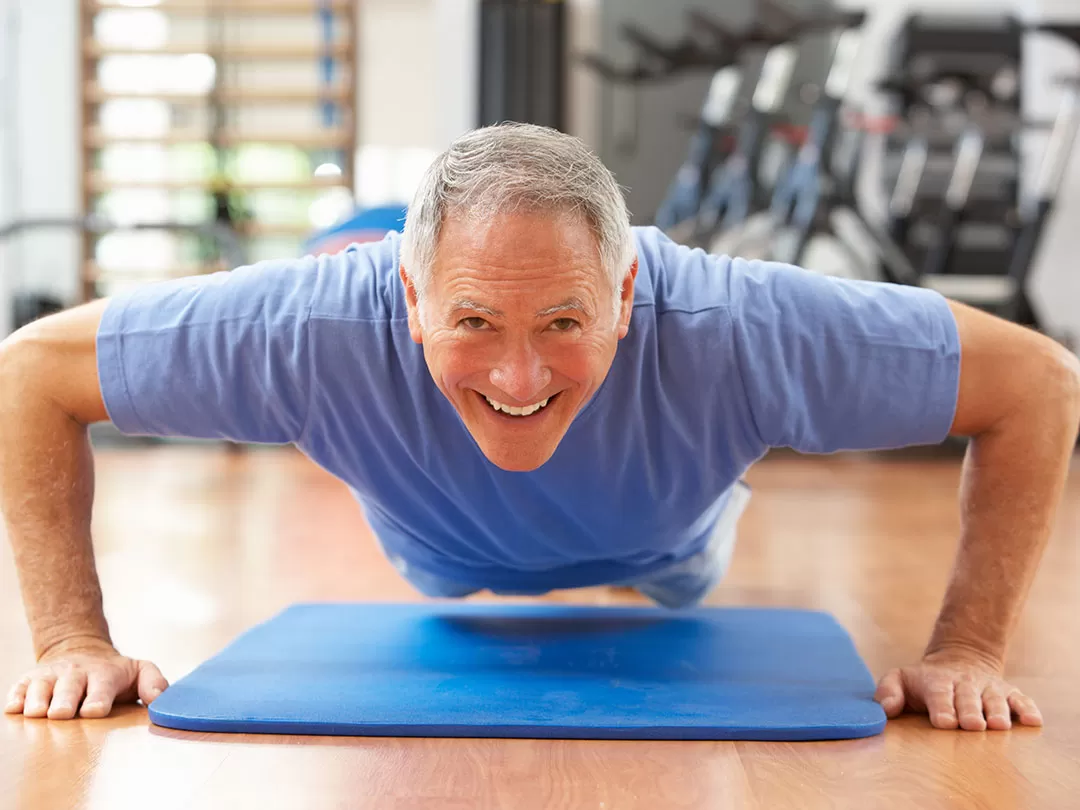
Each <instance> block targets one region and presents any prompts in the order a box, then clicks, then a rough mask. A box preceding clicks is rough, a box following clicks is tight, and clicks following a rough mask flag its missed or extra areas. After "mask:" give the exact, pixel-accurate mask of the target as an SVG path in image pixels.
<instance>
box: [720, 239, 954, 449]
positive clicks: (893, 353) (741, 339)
mask: <svg viewBox="0 0 1080 810" xmlns="http://www.w3.org/2000/svg"><path fill="white" fill-rule="evenodd" d="M728 272H729V280H728V285H729V289H728V296H729V301H730V307H731V310H730V313H731V319H732V321H731V324H732V339H733V342H734V349H735V353H736V357H737V364H738V368H739V374H740V377H741V380H742V384H743V389H744V391H745V396H746V399H747V408H748V413H749V414H750V418H751V419H752V421H753V427H754V428H755V429H756V430H757V433H758V435H759V436H760V438H761V440H762V442H763V443H765V444H766V445H768V446H769V447H790V448H793V449H795V450H798V451H800V452H806V453H830V452H836V451H840V450H884V449H893V448H899V447H906V446H912V445H925V444H937V443H940V442H941V441H943V440H944V439H945V438H946V437H947V436H948V432H949V429H950V427H951V425H952V422H953V418H954V416H955V412H956V402H957V396H958V390H959V382H960V338H959V333H958V330H957V325H956V320H955V318H954V316H953V314H952V310H951V309H950V308H949V305H948V302H947V301H946V299H945V298H944V297H943V296H941V295H940V294H939V293H937V292H934V291H932V290H927V289H922V288H917V287H908V286H902V285H895V284H885V283H878V282H868V281H855V280H850V279H841V278H835V277H828V276H824V275H821V274H818V273H814V272H811V271H809V270H803V269H800V268H797V267H792V266H789V265H781V264H776V263H768V262H747V261H742V260H736V261H733V262H731V263H730V265H729V266H728Z"/></svg>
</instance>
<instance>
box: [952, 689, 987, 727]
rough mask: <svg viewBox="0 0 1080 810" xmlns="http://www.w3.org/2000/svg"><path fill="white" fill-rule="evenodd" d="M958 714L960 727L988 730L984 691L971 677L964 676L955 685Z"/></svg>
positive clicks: (954, 691)
mask: <svg viewBox="0 0 1080 810" xmlns="http://www.w3.org/2000/svg"><path fill="white" fill-rule="evenodd" d="M953 695H954V703H955V705H956V715H957V717H958V718H959V721H960V728H962V729H965V730H966V731H986V718H984V717H983V702H982V692H981V690H979V689H977V688H976V686H975V682H974V681H973V680H971V679H970V678H967V677H965V678H962V679H961V680H959V681H957V683H956V685H955V686H954V687H953Z"/></svg>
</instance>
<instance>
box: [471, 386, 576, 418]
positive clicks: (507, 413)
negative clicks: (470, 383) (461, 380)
mask: <svg viewBox="0 0 1080 810" xmlns="http://www.w3.org/2000/svg"><path fill="white" fill-rule="evenodd" d="M476 393H477V395H478V396H479V397H480V398H481V399H482V400H484V402H486V403H487V406H488V408H489V409H490V410H492V411H494V412H495V413H497V414H499V416H502V417H504V418H507V419H527V418H529V417H530V416H536V415H537V414H540V413H542V412H543V411H544V410H545V409H546V408H547V406H548V405H550V404H551V403H552V402H554V401H555V400H556V399H557V398H558V396H559V394H552V395H551V396H550V397H548V398H547V399H542V400H540V401H539V402H535V403H533V404H532V405H529V406H527V407H524V408H516V407H513V406H510V405H504V404H503V403H501V402H499V401H498V400H494V399H492V398H491V397H489V396H485V395H484V394H481V393H480V392H479V391H477V392H476ZM560 393H561V392H560Z"/></svg>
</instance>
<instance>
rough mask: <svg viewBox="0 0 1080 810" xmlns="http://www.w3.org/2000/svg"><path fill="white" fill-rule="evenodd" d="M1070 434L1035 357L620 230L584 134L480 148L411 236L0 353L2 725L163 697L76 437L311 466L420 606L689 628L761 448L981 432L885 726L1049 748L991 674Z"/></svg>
mask: <svg viewBox="0 0 1080 810" xmlns="http://www.w3.org/2000/svg"><path fill="white" fill-rule="evenodd" d="M617 348H618V351H616V349H617ZM1078 418H1080V371H1078V363H1077V361H1076V359H1075V358H1074V357H1073V356H1072V355H1071V354H1069V353H1068V352H1066V351H1064V350H1063V349H1061V348H1060V347H1059V346H1058V345H1057V344H1055V343H1054V342H1052V341H1050V340H1049V339H1047V338H1045V337H1042V336H1040V335H1038V334H1036V333H1034V332H1032V331H1030V330H1025V329H1022V328H1019V327H1017V326H1014V325H1011V324H1008V323H1005V322H1003V321H1001V320H997V319H995V318H993V317H990V316H988V315H986V314H983V313H980V312H977V311H974V310H972V309H969V308H967V307H964V306H961V305H959V304H954V303H950V302H948V301H946V300H945V299H944V298H942V297H941V296H939V295H938V294H936V293H934V292H931V291H928V290H922V289H913V288H904V287H898V286H893V285H886V284H872V283H865V282H852V281H843V280H839V279H833V278H826V277H823V276H820V275H817V274H813V273H810V272H807V271H804V270H800V269H798V268H793V267H787V266H782V265H775V264H763V263H755V262H745V261H737V260H736V261H732V260H730V259H727V258H721V257H716V256H710V255H707V254H706V253H704V252H702V251H700V250H690V249H687V248H685V247H682V246H679V245H676V244H674V243H673V242H671V241H669V240H668V239H666V238H665V237H664V236H663V235H662V234H661V233H659V232H658V231H657V230H655V229H651V228H645V229H631V228H630V226H629V218H628V215H627V211H626V208H625V206H624V202H623V199H622V196H621V194H620V191H619V188H618V186H617V185H616V183H615V181H614V179H613V177H612V176H611V174H610V173H609V172H608V171H607V170H606V169H605V168H604V166H603V165H602V164H601V163H600V162H599V161H598V160H597V158H596V157H595V156H594V155H593V154H591V153H590V152H589V151H588V150H587V149H585V148H584V146H583V145H582V144H581V143H580V142H579V141H577V140H576V139H574V138H571V137H569V136H566V135H562V134H559V133H557V132H554V131H551V130H547V129H543V128H539V127H533V126H525V125H514V126H502V127H496V128H488V129H483V130H478V131H475V132H472V133H469V134H466V135H465V136H463V137H462V138H460V139H459V140H458V141H456V142H455V143H454V144H452V145H451V147H450V148H449V149H448V150H447V152H445V153H444V154H442V155H441V156H440V157H439V158H437V159H436V160H435V162H434V163H433V164H432V166H431V167H430V169H429V170H428V172H427V174H426V176H425V177H424V179H423V181H422V183H421V186H420V188H419V190H418V191H417V194H416V197H415V199H414V200H413V203H412V205H411V207H410V209H409V213H408V218H407V221H406V227H405V232H404V234H403V235H400V237H399V235H397V234H393V235H391V236H389V237H388V238H387V239H386V240H384V241H383V242H381V243H376V244H374V245H365V246H362V247H360V246H356V247H352V248H350V249H348V250H346V251H344V252H342V253H339V254H337V255H334V256H321V257H319V258H309V259H304V260H300V261H293V262H271V263H263V264H260V265H258V266H255V267H252V268H240V269H237V270H235V271H233V272H231V273H222V274H217V275H214V276H211V277H206V278H197V279H187V280H181V281H175V282H169V283H165V284H160V285H151V286H147V287H145V288H143V289H141V290H139V291H137V292H134V293H132V294H129V295H126V296H123V297H121V298H117V299H115V300H109V301H99V302H95V303H92V304H89V305H86V306H83V307H79V308H76V309H73V310H71V311H69V312H66V313H62V314H59V315H56V316H53V317H50V318H48V319H45V320H42V321H39V322H37V323H35V324H32V325H31V326H29V327H27V328H25V329H24V330H22V331H21V332H19V333H17V334H16V335H15V336H14V337H12V338H11V339H9V340H8V341H6V342H5V344H4V346H3V350H2V352H0V496H2V501H0V508H2V509H3V513H4V516H5V519H6V524H7V529H8V536H9V537H10V539H11V542H12V544H13V548H14V552H15V560H16V564H17V566H18V570H19V574H20V581H21V586H22V591H23V596H24V601H25V604H26V609H27V615H28V618H29V622H30V626H31V628H32V632H33V639H34V644H35V649H36V654H37V658H38V667H37V668H36V669H34V670H33V671H31V672H30V673H28V675H27V676H26V677H24V678H23V679H21V680H20V681H19V682H18V683H17V684H15V686H14V687H13V689H12V691H11V694H10V696H9V702H8V704H7V707H6V708H7V710H8V711H10V712H22V713H23V714H25V715H27V716H32V717H41V716H46V715H47V716H48V717H50V718H57V719H60V718H70V717H72V716H74V715H75V714H76V713H79V714H81V715H82V716H84V717H100V716H103V715H106V714H108V713H109V711H110V709H111V707H112V705H113V703H114V702H115V701H132V700H136V699H142V700H143V701H144V702H146V703H149V702H150V701H152V700H153V699H154V698H155V697H156V696H157V695H158V694H159V693H160V692H161V691H162V690H163V689H165V688H166V682H165V680H164V678H163V677H162V676H161V673H160V672H159V671H158V670H157V668H156V667H154V666H153V664H150V663H148V662H145V661H135V660H132V659H129V658H126V657H124V656H123V655H122V654H121V653H120V652H118V651H116V650H115V649H114V648H113V647H112V645H111V643H110V640H109V631H108V626H107V623H106V620H105V617H104V616H103V613H102V608H101V593H100V588H99V584H98V580H97V577H96V574H95V570H94V562H93V557H92V552H91V543H90V510H91V503H92V499H93V482H92V477H91V472H92V468H91V454H90V448H89V444H88V442H87V435H86V425H88V424H90V423H93V422H97V421H102V420H105V419H111V420H112V421H113V422H114V423H115V424H116V425H117V426H119V428H120V429H122V430H124V431H126V432H129V433H135V434H155V435H186V436H198V437H226V438H229V439H233V440H236V441H246V442H266V443H293V444H295V445H296V446H297V447H299V448H300V449H301V450H302V451H303V452H304V453H306V454H307V455H308V456H309V457H311V458H312V459H313V460H314V461H315V462H316V463H318V464H320V465H322V466H323V467H324V468H326V469H327V470H329V471H330V472H332V473H334V474H335V475H337V476H338V477H339V478H340V479H341V480H343V481H344V482H346V483H347V484H348V485H349V486H350V487H351V489H352V490H353V492H354V493H355V495H356V497H357V499H358V500H359V502H360V503H361V504H362V506H363V508H364V510H365V512H366V515H367V518H368V520H369V522H370V523H371V526H372V528H373V529H374V531H375V533H376V535H377V536H378V538H379V540H380V542H381V543H382V544H383V546H384V548H385V550H386V553H387V554H388V555H389V557H390V559H391V560H392V561H393V562H394V564H395V565H396V566H397V568H398V570H399V571H401V573H402V574H403V575H404V576H405V577H407V578H409V579H410V580H411V581H412V582H413V583H414V584H415V585H416V587H417V588H418V589H419V590H421V591H422V592H424V593H426V594H429V595H432V596H447V597H460V596H465V595H467V594H470V593H473V592H475V591H478V590H482V589H490V590H493V591H495V592H500V593H519V594H520V593H527V594H540V593H544V592H546V591H548V590H551V589H554V588H573V587H578V586H587V585H595V584H602V583H604V584H622V585H631V586H633V587H636V588H638V589H639V590H640V591H641V592H642V593H644V594H646V595H648V596H650V597H651V598H652V599H653V600H655V601H656V602H658V603H659V604H662V605H667V606H669V607H681V606H685V605H692V604H695V603H697V602H698V601H699V600H700V599H701V598H702V597H703V596H704V595H705V594H706V593H707V592H708V591H709V589H711V588H712V587H713V586H714V585H715V584H716V582H717V581H718V580H719V579H720V578H721V576H722V575H723V573H724V571H725V569H726V567H727V563H728V560H729V559H730V556H731V552H732V544H733V537H734V523H735V520H736V519H737V517H738V512H739V510H740V509H741V508H742V505H743V503H744V502H745V500H746V492H747V490H746V488H745V487H744V486H742V485H741V484H740V483H739V482H740V476H741V475H742V474H743V473H744V471H745V470H746V469H747V468H748V467H749V466H750V465H751V464H752V463H753V462H754V461H756V460H757V459H759V458H760V457H761V456H762V455H764V454H765V453H766V452H767V451H768V449H769V448H770V447H778V446H788V447H793V448H795V449H797V450H800V451H803V452H811V453H824V452H833V451H836V450H842V449H857V448H890V447H900V446H904V445H911V444H919V443H924V444H925V443H936V442H939V441H941V440H942V439H944V438H945V437H946V436H947V435H948V434H954V435H963V436H972V437H974V439H973V442H972V444H971V447H970V451H969V455H968V458H967V463H966V469H965V473H964V479H963V486H962V504H961V508H962V512H963V537H962V543H961V548H960V551H959V556H958V559H957V565H956V568H955V572H954V573H953V577H952V581H951V584H950V587H949V589H948V592H947V596H946V599H945V604H944V606H943V608H942V611H941V614H940V617H939V619H938V622H937V625H936V627H935V629H934V632H933V635H932V638H931V639H930V642H929V644H928V646H927V649H926V652H925V655H924V656H923V658H922V660H920V661H918V662H916V663H914V664H913V665H912V666H910V667H908V668H906V669H902V670H896V671H893V672H890V673H888V674H887V675H885V676H884V678H883V679H882V680H881V683H880V686H879V689H878V692H877V699H878V700H879V701H880V702H881V703H882V705H883V707H884V708H885V710H886V712H887V713H888V714H889V715H890V716H896V715H897V714H899V713H900V712H901V711H903V710H904V708H905V707H907V708H909V709H911V710H914V711H923V712H928V713H929V715H930V719H931V721H932V722H933V723H934V725H936V726H939V727H942V728H956V727H957V726H960V727H963V728H965V729H983V728H986V727H990V728H996V729H1002V728H1008V727H1009V725H1010V723H1011V715H1014V714H1015V715H1016V716H1017V717H1018V718H1019V720H1020V722H1022V723H1025V724H1037V723H1040V722H1041V718H1040V715H1039V712H1038V709H1037V708H1036V707H1035V705H1034V703H1033V702H1032V701H1031V700H1030V699H1029V698H1027V697H1025V696H1024V695H1023V694H1021V693H1020V692H1019V690H1016V689H1014V688H1013V687H1011V686H1010V685H1009V684H1007V683H1006V682H1005V681H1004V680H1003V678H1002V672H1003V662H1004V659H1005V654H1006V647H1007V641H1008V638H1009V635H1010V632H1011V630H1012V628H1013V625H1014V623H1015V621H1016V618H1017V616H1018V614H1019V612H1020V609H1021V606H1022V603H1023V600H1024V598H1025V595H1026V592H1027V589H1028V586H1029V584H1030V582H1031V580H1032V577H1033V575H1034V573H1035V570H1036V566H1037V562H1038V559H1039V556H1040V553H1041V551H1042V548H1043V545H1044V544H1045V542H1046V540H1047V537H1048V535H1049V532H1050V527H1051V523H1052V518H1053V515H1054V512H1055V509H1056V507H1057V505H1058V501H1059V499H1060V496H1061V492H1062V487H1063V482H1064V480H1065V476H1066V471H1067V465H1068V461H1069V458H1070V454H1071V449H1072V447H1073V442H1074V439H1075V436H1076V431H1077V422H1078Z"/></svg>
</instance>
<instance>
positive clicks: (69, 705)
mask: <svg viewBox="0 0 1080 810" xmlns="http://www.w3.org/2000/svg"><path fill="white" fill-rule="evenodd" d="M84 694H86V673H85V672H83V671H82V670H81V669H73V670H71V671H70V672H65V673H64V674H63V675H61V676H60V678H59V679H58V680H57V681H56V686H54V687H53V696H52V702H51V703H50V704H49V719H50V720H70V719H71V718H72V717H74V716H75V712H77V711H78V710H79V703H80V701H82V698H83V695H84Z"/></svg>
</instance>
